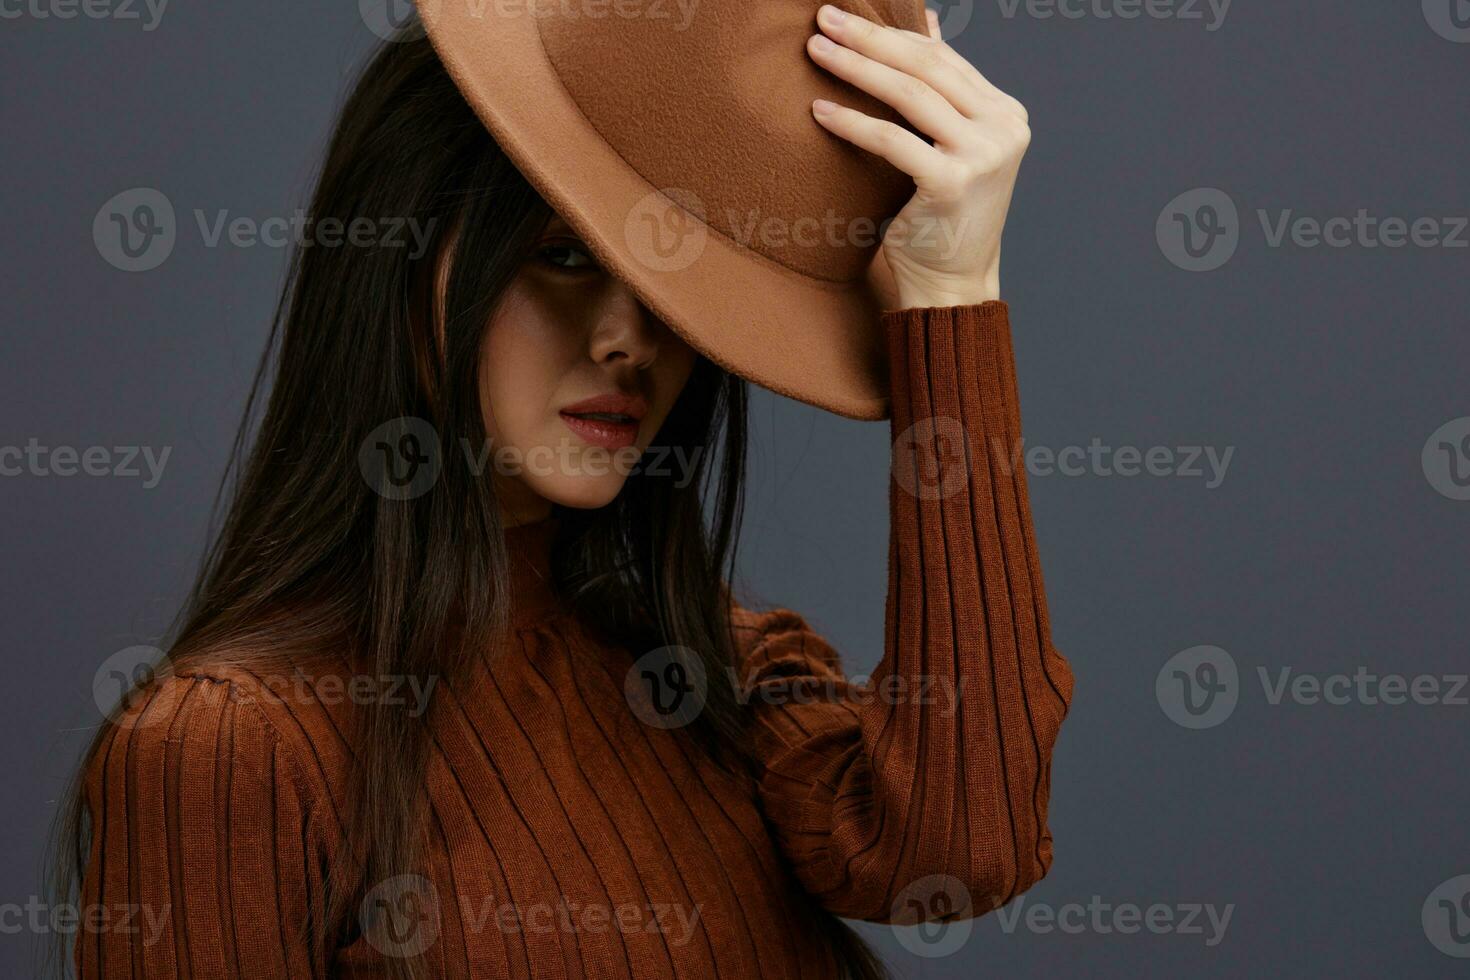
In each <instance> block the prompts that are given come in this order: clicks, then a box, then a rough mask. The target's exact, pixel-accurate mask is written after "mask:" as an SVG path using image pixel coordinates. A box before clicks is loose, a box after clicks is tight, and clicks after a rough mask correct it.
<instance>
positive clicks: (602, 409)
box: [560, 393, 648, 449]
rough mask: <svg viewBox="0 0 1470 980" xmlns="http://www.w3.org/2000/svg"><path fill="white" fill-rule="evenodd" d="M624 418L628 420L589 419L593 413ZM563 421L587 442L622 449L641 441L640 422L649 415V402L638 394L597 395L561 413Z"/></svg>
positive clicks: (576, 403) (568, 406)
mask: <svg viewBox="0 0 1470 980" xmlns="http://www.w3.org/2000/svg"><path fill="white" fill-rule="evenodd" d="M593 413H596V414H599V415H624V416H627V418H626V419H623V420H618V419H604V418H586V417H585V416H587V415H590V414H593ZM560 414H561V418H562V421H563V422H565V423H566V424H567V428H569V429H571V430H572V431H573V432H575V433H576V434H577V435H578V436H580V437H581V438H582V439H583V440H584V441H586V442H589V443H591V444H593V445H594V446H602V447H604V448H607V449H622V448H624V447H626V446H631V445H633V444H634V443H635V442H637V441H638V427H639V422H640V421H641V420H642V418H643V416H644V415H646V414H648V402H647V401H646V400H645V399H644V398H642V397H641V396H638V395H624V394H622V393H615V394H611V395H598V396H596V397H595V398H587V399H584V400H582V401H579V402H575V403H573V404H571V405H567V406H566V407H565V408H563V409H562V410H561V413H560Z"/></svg>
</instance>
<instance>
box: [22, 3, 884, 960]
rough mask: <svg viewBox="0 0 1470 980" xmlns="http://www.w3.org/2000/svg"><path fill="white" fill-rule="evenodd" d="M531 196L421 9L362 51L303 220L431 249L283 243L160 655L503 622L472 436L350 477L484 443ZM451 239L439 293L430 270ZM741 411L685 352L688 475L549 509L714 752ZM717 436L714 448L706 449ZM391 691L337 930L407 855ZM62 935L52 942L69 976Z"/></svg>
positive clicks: (370, 658) (424, 652) (399, 652)
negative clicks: (240, 411)
mask: <svg viewBox="0 0 1470 980" xmlns="http://www.w3.org/2000/svg"><path fill="white" fill-rule="evenodd" d="M550 214H551V209H550V208H549V206H548V205H547V204H546V202H545V201H544V200H543V199H542V198H541V197H540V195H539V194H538V193H537V192H536V191H535V189H534V188H533V187H532V186H531V185H530V184H528V183H527V182H526V180H525V179H524V177H523V176H522V175H521V174H520V172H519V171H518V170H517V169H516V168H515V166H514V165H513V164H512V163H511V161H510V160H509V159H508V158H507V157H506V156H505V155H504V153H503V152H502V151H501V149H500V147H499V146H498V145H497V144H496V143H495V141H494V139H493V138H492V137H491V135H490V134H489V132H488V131H487V130H486V129H485V127H484V126H483V125H482V124H481V123H480V121H479V120H478V119H477V118H476V116H475V115H474V113H473V111H472V110H471V109H470V108H469V106H468V105H467V103H466V102H465V101H464V99H463V98H462V97H461V95H460V94H459V92H458V90H457V89H456V88H455V86H454V84H453V82H452V80H451V79H450V77H449V75H448V74H447V72H446V71H445V70H444V68H443V66H442V64H441V63H440V61H439V59H438V57H437V56H436V55H435V53H434V51H433V49H432V47H431V46H430V44H429V42H428V41H427V40H426V39H425V38H424V37H423V36H422V31H421V30H418V29H417V28H416V25H414V26H410V27H408V28H405V30H404V31H403V32H402V33H401V35H400V36H399V37H398V38H397V39H395V40H394V41H391V42H388V43H386V44H385V45H384V46H383V47H382V48H381V49H380V50H379V51H378V52H377V53H376V54H375V56H374V57H373V58H372V59H371V61H370V62H369V63H368V65H367V67H366V69H365V70H364V72H363V74H362V75H361V77H360V78H359V80H358V82H357V84H356V86H355V87H354V89H353V91H352V92H351V94H350V96H349V97H348V100H347V102H346V105H345V106H344V108H343V111H342V113H341V116H340V119H339V121H338V124H337V128H336V131H335V132H334V134H333V137H332V140H331V143H330V146H329V148H328V151H327V154H326V159H325V163H324V165H323V169H322V172H321V175H320V177H319V179H318V183H317V187H316V190H315V193H314V195H313V199H312V203H311V207H310V213H309V217H310V219H311V221H313V222H321V221H323V220H325V219H336V220H339V221H341V222H343V223H344V225H345V224H347V223H349V222H351V221H352V219H353V218H355V217H357V216H361V215H368V216H383V215H393V216H403V217H405V218H407V217H409V216H412V218H413V219H414V220H416V221H417V223H418V225H417V226H418V228H419V229H423V230H427V231H428V232H429V237H428V247H427V248H420V249H417V250H415V249H409V248H405V247H382V246H379V247H370V248H361V247H335V248H333V247H307V248H298V249H297V250H296V251H295V253H294V254H293V256H292V259H291V265H290V269H289V272H288V278H287V282H286V287H285V289H284V290H283V294H282V299H281V302H280V304H279V305H278V307H277V310H276V314H275V317H274V322H273V326H272V330H271V335H270V341H269V343H268V345H267V349H266V353H265V355H264V357H263V358H262V360H261V363H260V366H259V368H258V370H257V372H256V377H255V383H254V386H253V388H252V391H251V394H250V397H249V399H248V401H247V403H246V409H245V416H244V420H243V422H242V424H241V426H240V430H239V433H238V435H237V437H236V440H235V443H234V446H233V453H232V462H231V465H230V467H229V469H228V471H227V473H226V475H225V479H224V481H223V482H222V484H221V487H220V495H219V497H218V498H217V499H216V513H217V514H220V513H222V514H223V519H222V521H220V522H219V524H218V530H217V533H216V535H215V537H214V541H213V544H212V546H211V547H210V549H209V551H208V552H207V554H206V556H205V560H204V562H203V564H202V567H201V569H200V571H199V574H198V577H197V579H196V582H195V585H194V587H193V589H192V590H191V592H190V594H189V597H188V599H187V601H186V603H185V604H184V606H183V608H182V609H181V611H180V613H179V616H178V618H177V620H176V621H175V623H174V625H173V627H172V628H171V630H170V634H171V635H172V643H171V644H170V647H169V652H168V655H167V657H166V658H165V662H164V664H162V665H160V673H161V672H163V671H164V670H172V669H177V668H178V667H179V666H181V665H183V664H185V663H188V662H190V661H191V660H192V661H195V662H199V661H213V660H216V659H218V658H219V657H220V652H221V651H225V650H229V651H240V650H247V651H253V652H258V654H259V656H261V657H262V658H267V659H268V658H269V657H271V656H273V655H279V654H280V653H281V652H282V651H284V650H287V649H293V650H294V649H300V648H302V647H311V646H312V645H313V644H315V643H320V642H321V641H323V640H325V639H327V638H332V639H342V640H345V641H347V642H348V643H349V644H350V646H351V649H353V650H354V651H356V652H357V653H358V655H360V656H361V657H362V658H363V663H364V664H365V666H366V669H368V670H370V671H371V672H372V676H398V677H423V678H427V677H437V678H441V679H443V680H445V681H447V682H448V683H449V684H450V685H451V686H454V684H455V682H456V680H458V679H459V678H462V677H463V675H464V673H465V672H466V670H467V668H468V664H469V662H470V660H469V656H468V651H469V649H470V647H471V644H472V643H473V641H474V638H476V637H484V636H487V635H493V634H494V633H496V632H497V631H499V630H501V629H503V628H504V627H506V626H507V624H508V622H509V608H508V607H509V597H508V596H507V595H506V594H505V592H504V590H501V589H498V588H497V587H496V584H497V583H499V582H503V581H506V574H507V569H508V562H509V556H508V554H507V553H506V548H505V540H504V528H503V527H502V523H501V518H500V511H499V507H498V505H497V502H496V497H495V493H494V488H493V485H492V481H491V480H489V479H488V478H486V477H485V475H484V474H483V473H479V472H476V470H475V468H474V467H473V465H472V463H471V459H469V458H466V456H465V454H462V453H459V452H451V451H443V452H442V453H441V454H440V460H441V464H442V469H441V472H440V473H439V476H438V478H437V482H436V483H435V485H434V487H433V489H432V491H431V492H428V493H424V494H422V495H418V496H412V497H410V498H409V499H389V497H387V496H384V495H382V494H379V493H376V492H374V490H373V488H372V487H371V486H370V485H369V483H368V481H367V480H365V479H364V478H363V476H362V474H361V472H360V470H359V463H358V449H359V447H360V446H361V445H362V444H363V442H364V440H365V439H367V438H368V436H369V434H370V433H372V432H373V431H374V430H375V429H377V428H378V427H379V426H381V425H382V424H383V423H385V422H388V421H390V420H394V419H400V418H415V419H422V420H425V421H427V422H429V423H430V424H432V426H433V427H434V429H435V431H436V432H437V434H438V435H439V436H440V437H441V439H442V444H443V445H444V446H448V445H451V444H459V442H460V440H466V442H465V443H464V444H465V445H473V446H482V445H485V444H486V443H485V440H486V434H485V431H484V425H483V420H482V417H481V407H480V398H479V385H478V378H477V364H478V359H479V358H478V355H479V351H480V347H481V339H482V336H483V332H484V329H485V327H486V325H487V323H488V321H489V319H490V313H491V312H492V311H493V309H494V307H495V304H496V301H497V299H498V298H499V296H500V295H501V293H502V291H503V290H504V288H505V287H506V285H507V284H508V282H509V281H510V279H511V278H512V276H513V275H514V274H515V271H516V269H517V267H518V265H519V264H520V262H521V261H522V259H523V258H524V256H525V254H526V252H527V249H528V247H529V244H530V243H531V242H532V240H533V237H532V236H534V235H535V234H536V233H537V232H539V230H540V229H541V227H542V226H543V225H544V223H545V221H546V220H547V218H548V217H549V216H550ZM445 256H448V257H449V261H448V268H449V272H448V275H447V278H446V281H445V284H444V294H443V299H442V309H441V308H440V307H439V306H438V296H437V288H438V282H439V281H438V277H437V273H436V268H437V265H438V262H439V261H440V259H441V258H442V257H445ZM436 327H438V328H439V330H441V331H442V337H437V338H436V336H435V331H436ZM431 352H432V353H431ZM267 390H269V397H268V400H266V398H265V392H266V391H267ZM263 402H264V404H263V405H262V403H263ZM262 408H263V411H262ZM745 413H746V389H745V384H744V382H743V381H741V380H740V379H738V378H736V377H734V376H732V375H729V374H727V373H726V372H724V371H722V370H720V369H719V368H718V367H717V366H715V365H714V364H713V363H711V362H710V361H708V360H706V359H705V358H703V357H700V358H698V359H697V361H696V365H695V368H694V370H693V373H692V375H691V377H690V379H689V382H688V383H687V385H686V386H685V389H684V391H683V392H682V393H681V395H680V397H679V400H678V402H677V403H676V405H675V406H674V410H673V412H672V413H671V414H670V416H669V418H668V420H667V421H666V422H665V424H664V426H663V429H662V431H661V432H660V433H659V434H658V437H657V440H656V441H657V444H658V445H659V446H660V447H668V448H670V449H677V448H683V449H684V450H685V451H686V455H685V456H684V457H683V458H685V459H693V460H695V461H696V462H695V471H694V473H693V474H692V477H693V478H692V479H683V480H678V481H676V480H672V479H669V478H667V477H661V476H656V475H652V474H648V475H645V474H643V473H642V471H641V470H640V472H638V473H634V474H633V475H631V476H630V477H629V478H628V480H627V483H626V484H625V486H624V487H623V489H622V491H621V492H620V494H619V495H618V497H617V498H616V499H615V500H614V501H613V502H612V503H611V504H609V505H608V506H606V507H603V508H600V509H598V510H595V511H576V510H572V509H566V510H562V509H560V508H558V514H559V516H560V517H561V518H562V520H561V521H560V522H559V524H558V538H557V541H556V542H555V545H554V547H553V572H554V576H555V581H556V587H557V588H558V590H559V591H560V592H562V594H563V595H565V596H566V597H567V598H568V600H569V601H570V602H571V603H572V604H573V605H574V607H575V608H576V609H577V610H578V611H579V613H583V614H585V615H583V617H582V618H583V619H584V620H586V621H588V622H589V623H594V624H596V627H597V628H598V629H599V630H601V631H602V632H604V633H606V634H607V635H609V636H611V637H614V638H616V639H618V640H619V641H620V642H624V643H627V644H629V648H630V649H652V648H655V647H669V648H671V649H672V650H674V651H683V654H682V655H687V656H693V657H697V658H699V659H700V660H701V663H700V665H699V668H702V670H703V674H704V676H705V677H707V678H711V679H712V680H711V683H710V684H709V691H708V693H707V698H706V702H705V705H704V708H703V710H702V711H701V713H700V714H699V716H698V717H697V718H696V719H695V720H694V722H693V723H692V724H691V725H689V726H688V727H687V728H686V731H687V732H688V733H689V734H690V736H691V737H692V738H693V739H694V740H695V741H696V742H697V743H698V744H699V745H700V746H701V747H702V748H703V749H704V750H706V752H707V754H708V756H709V758H710V759H711V760H712V761H713V763H714V764H717V765H720V766H722V767H725V768H727V769H729V768H731V767H733V766H738V765H745V764H748V763H749V762H750V761H751V756H750V747H749V743H748V741H747V735H746V733H747V730H748V729H747V719H746V718H745V717H744V712H745V710H746V709H745V708H744V707H743V706H742V705H741V703H740V700H739V698H738V697H737V696H736V692H735V691H734V690H733V688H732V687H731V686H730V685H729V683H727V682H724V681H722V679H727V678H728V677H729V674H728V672H727V670H726V668H727V666H728V665H729V664H730V663H732V662H733V659H734V656H735V651H734V640H733V637H732V635H731V632H730V624H729V618H730V609H729V601H730V592H729V589H728V586H727V583H728V582H729V581H731V580H733V576H734V567H735V545H736V540H737V537H738V533H739V521H740V512H741V507H742V486H743V479H744V470H745V445H746V428H745ZM721 436H723V439H722V445H721V447H720V451H719V454H718V459H714V458H713V455H714V454H713V453H712V452H710V451H708V450H709V448H710V447H711V446H712V445H713V444H714V442H715V440H716V439H719V438H720V437H721ZM696 449H699V450H700V451H699V452H694V450H696ZM683 475H684V476H686V477H688V476H691V474H683ZM706 497H708V498H710V507H709V509H710V511H711V513H710V514H709V516H708V518H706V502H705V498H706ZM226 502H227V503H228V506H227V507H224V506H223V505H224V504H225V503H226ZM674 655H676V656H678V655H681V654H680V653H678V652H676V653H675V654H674ZM154 680H156V677H155V678H154ZM146 686H147V685H146V684H144V685H140V686H139V689H138V690H139V691H141V690H142V689H143V688H144V687H146ZM135 693H136V692H135ZM387 700H389V699H373V700H372V701H371V703H368V704H364V705H361V706H359V708H358V712H359V714H358V717H357V718H356V719H355V721H354V724H355V725H357V726H359V727H357V728H356V730H355V733H354V736H355V737H354V739H353V745H354V754H355V763H356V764H355V766H354V767H353V774H352V777H351V784H350V787H349V789H348V806H347V810H346V814H345V817H346V822H347V828H348V833H349V837H350V839H351V841H352V843H353V845H354V846H353V847H352V848H350V850H351V851H352V853H353V854H354V855H359V856H358V857H356V858H355V859H354V860H353V861H350V862H349V861H344V862H341V863H340V865H339V867H338V868H337V869H334V870H335V871H336V872H338V873H337V874H336V876H335V877H333V878H331V879H329V880H328V881H327V882H326V883H325V890H326V894H325V895H322V896H319V898H320V900H321V902H322V904H321V905H319V906H317V907H320V908H325V909H326V910H327V913H326V922H327V923H329V924H330V926H331V928H333V929H334V930H339V931H336V932H335V933H334V934H337V935H346V934H347V931H350V930H351V929H352V928H353V926H354V924H355V916H354V910H355V908H356V906H357V903H358V902H359V901H360V899H361V891H362V888H363V887H365V886H364V883H366V882H372V881H384V880H387V879H390V878H394V877H396V876H399V875H403V874H408V873H412V872H413V871H414V870H416V867H415V862H416V859H417V858H418V855H417V854H416V850H415V844H414V842H415V840H416V835H415V834H414V833H413V828H414V826H415V822H416V820H417V819H418V812H417V806H418V803H417V797H418V791H419V788H420V786H421V783H422V780H423V776H424V772H425V767H426V764H427V757H428V751H429V750H428V745H429V738H428V733H427V730H426V728H425V726H424V724H423V723H422V722H421V721H419V720H418V719H416V718H413V717H410V716H409V714H408V713H407V712H406V711H405V710H404V709H403V707H402V706H401V705H398V706H395V705H393V704H390V703H387ZM125 703H126V699H125ZM110 727H111V726H110V724H109V725H105V726H103V728H102V730H100V731H99V732H98V733H97V735H96V737H95V738H94V740H93V741H92V743H91V745H90V746H89V747H88V749H87V751H86V754H85V757H84V762H83V765H82V767H81V771H80V772H78V773H77V776H76V778H75V780H74V783H73V786H72V788H71V790H70V792H69V794H68V796H67V799H66V800H65V801H64V805H63V809H62V812H61V813H60V815H59V819H58V822H57V826H56V831H55V833H56V837H57V851H58V854H57V860H56V864H55V867H54V868H52V869H51V874H52V876H53V880H52V890H53V891H54V893H55V895H56V896H57V898H58V905H61V904H64V903H65V902H67V901H68V900H70V898H71V896H73V895H75V894H76V893H77V890H78V888H79V882H80V879H81V876H82V873H83V868H84V864H85V855H86V853H87V848H88V838H89V835H90V832H91V827H90V825H89V824H90V815H89V813H88V812H87V807H86V805H85V800H84V797H83V793H82V782H81V780H82V773H84V772H85V770H86V768H87V766H88V765H90V764H91V762H92V760H93V758H94V757H95V755H96V754H97V752H98V750H99V748H100V747H101V746H102V745H104V744H105V742H106V741H107V737H108V734H109V729H110ZM813 911H814V915H815V916H816V919H817V921H818V922H819V923H820V924H821V927H822V930H821V931H822V932H823V934H824V935H825V937H826V939H827V941H828V944H829V947H830V949H831V952H832V954H833V955H834V956H835V958H836V960H837V961H838V962H839V964H841V965H842V966H843V968H844V970H845V971H846V973H847V974H848V976H850V977H852V978H855V980H880V978H882V977H884V976H886V973H885V971H884V969H883V967H882V964H881V962H880V961H879V960H878V959H877V958H876V956H875V955H874V954H873V953H872V952H871V950H869V949H868V947H867V946H866V944H865V943H863V941H862V940H861V939H860V938H859V937H858V936H857V934H856V933H854V932H853V931H852V930H851V929H850V928H848V927H847V925H846V924H845V923H843V922H842V921H841V920H840V919H838V918H837V917H836V916H833V915H830V914H829V913H826V912H825V911H823V910H821V909H819V908H814V910H813ZM64 945H65V944H64V942H63V941H58V943H57V944H55V945H54V946H53V947H52V948H51V949H50V950H49V956H50V957H55V958H56V959H57V960H58V961H59V965H61V966H62V968H63V969H62V971H61V972H62V974H63V975H64V972H65V970H64V966H65V963H66V961H67V959H68V958H69V956H68V953H67V951H66V950H65V948H64ZM392 963H393V964H394V967H393V969H394V970H395V971H397V973H398V975H400V976H402V977H405V978H414V977H419V976H422V975H423V970H424V967H423V965H422V964H421V963H420V962H419V960H418V959H416V958H398V959H393V960H392Z"/></svg>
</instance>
